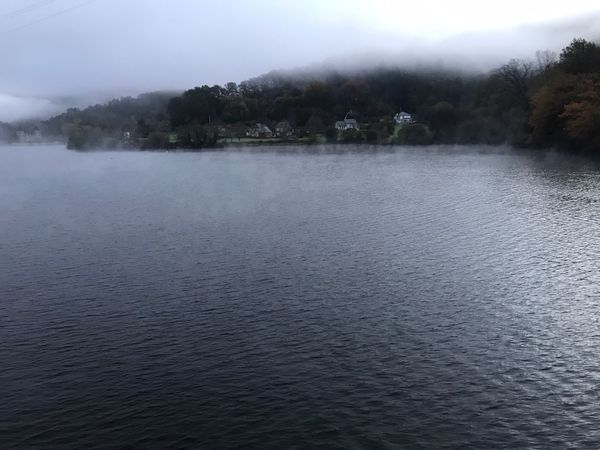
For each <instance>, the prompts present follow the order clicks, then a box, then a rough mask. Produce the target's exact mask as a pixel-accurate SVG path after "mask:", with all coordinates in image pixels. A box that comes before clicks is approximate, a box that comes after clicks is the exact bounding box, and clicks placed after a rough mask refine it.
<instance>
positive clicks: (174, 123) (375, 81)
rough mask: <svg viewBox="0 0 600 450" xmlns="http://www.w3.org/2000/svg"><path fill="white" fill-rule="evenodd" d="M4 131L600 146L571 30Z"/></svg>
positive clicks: (126, 144) (590, 60)
mask: <svg viewBox="0 0 600 450" xmlns="http://www.w3.org/2000/svg"><path fill="white" fill-rule="evenodd" d="M401 112H402V113H405V114H406V116H405V117H408V118H409V119H407V120H399V119H398V117H399V116H398V114H399V113H401ZM349 117H350V119H348V118H349ZM344 120H345V122H344ZM340 124H341V125H340ZM0 132H1V134H0V137H4V138H5V140H9V139H10V140H13V141H14V140H17V139H19V138H20V137H21V138H22V137H23V136H30V135H31V133H33V132H35V133H37V135H38V136H40V137H41V138H48V139H53V140H63V141H66V142H67V143H68V146H69V147H70V148H74V149H92V148H99V147H103V148H141V149H155V148H160V149H164V148H188V149H197V148H207V147H215V146H220V145H236V144H238V145H248V144H252V143H257V144H258V143H260V144H262V145H264V144H268V143H278V144H281V143H286V142H291V143H303V144H304V143H305V144H310V143H327V142H337V143H372V144H413V145H427V144H503V143H508V144H512V145H516V146H530V147H560V148H565V149H573V150H575V149H583V150H600V46H599V45H598V44H596V43H593V42H589V41H586V40H583V39H575V40H573V41H572V42H571V43H570V44H569V45H568V46H567V47H566V48H564V49H563V50H562V52H561V53H560V54H559V55H556V54H554V53H552V52H549V51H544V52H538V53H537V54H536V57H535V58H533V59H531V60H511V61H509V62H508V63H507V64H505V65H504V66H502V67H500V68H498V69H497V70H495V71H492V72H490V73H486V74H472V73H462V72H458V71H448V70H445V71H441V70H433V69H431V70H422V71H408V70H403V69H400V68H378V69H373V70H366V69H365V70H363V71H355V72H352V73H342V72H327V73H313V74H307V73H302V74H300V73H297V72H281V71H280V72H271V73H269V74H266V75H263V76H260V77H258V78H254V79H251V80H247V81H244V82H242V83H240V84H239V85H238V84H236V83H227V84H226V85H225V86H218V85H215V86H200V87H196V88H193V89H190V90H188V91H185V92H183V93H160V92H159V93H149V94H144V95H140V96H139V97H137V98H131V97H126V98H121V99H116V100H112V101H111V102H109V103H107V104H104V105H95V106H91V107H89V108H86V109H82V110H80V109H69V110H68V111H66V112H65V113H63V114H60V115H58V116H55V117H52V118H50V119H48V120H46V121H42V122H35V123H32V122H30V123H26V124H20V125H16V126H15V125H13V126H12V127H8V126H6V125H3V126H2V127H0Z"/></svg>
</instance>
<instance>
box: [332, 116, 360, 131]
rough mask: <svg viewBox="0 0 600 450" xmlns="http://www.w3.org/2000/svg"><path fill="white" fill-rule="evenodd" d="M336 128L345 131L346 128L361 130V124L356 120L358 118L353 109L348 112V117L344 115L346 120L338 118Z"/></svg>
mask: <svg viewBox="0 0 600 450" xmlns="http://www.w3.org/2000/svg"><path fill="white" fill-rule="evenodd" d="M335 129H336V130H338V131H345V130H356V131H358V130H360V125H359V124H358V122H357V121H356V118H355V116H354V114H353V113H352V111H349V112H348V113H347V114H346V117H344V120H338V121H337V122H336V123H335Z"/></svg>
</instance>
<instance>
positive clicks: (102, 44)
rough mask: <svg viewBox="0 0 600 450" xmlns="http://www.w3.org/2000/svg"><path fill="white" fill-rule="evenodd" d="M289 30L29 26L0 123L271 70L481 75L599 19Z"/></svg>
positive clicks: (599, 30)
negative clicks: (477, 27) (419, 28)
mask: <svg viewBox="0 0 600 450" xmlns="http://www.w3.org/2000/svg"><path fill="white" fill-rule="evenodd" d="M92 6H95V5H92ZM90 11H91V10H90ZM140 17H143V12H140ZM236 17H237V16H236ZM233 19H234V18H232V20H233ZM174 20H175V19H174ZM178 20H180V21H181V20H183V19H182V18H179V19H178ZM219 20H223V18H222V17H221V18H220V19H219ZM234 22H235V20H234ZM182 23H183V22H182ZM185 23H186V24H187V22H185ZM88 25H89V28H90V33H91V32H92V31H94V30H96V27H97V25H95V24H88ZM136 25H137V27H139V26H140V24H139V23H138V24H136ZM188 25H189V24H188ZM188 25H186V26H188ZM302 26H303V27H304V28H302ZM211 27H212V25H211ZM211 27H209V28H210V29H211V30H212V28H214V27H212V28H211ZM289 27H290V29H289V30H287V29H286V28H285V27H284V26H283V23H280V24H276V25H270V28H266V29H259V28H258V25H256V24H255V25H250V24H248V23H246V24H245V25H244V26H243V27H242V28H241V29H240V31H236V32H235V33H233V32H232V33H233V34H232V35H231V36H228V35H227V34H226V33H225V34H224V33H222V32H221V33H219V34H215V36H218V38H215V39H212V40H210V41H209V40H206V39H197V38H196V37H195V36H194V35H193V34H192V33H193V32H194V31H190V30H187V28H186V29H185V32H186V33H187V34H185V33H184V34H185V35H181V34H179V33H182V31H179V30H175V29H173V27H171V28H169V27H163V28H162V29H157V30H155V31H156V32H155V33H154V34H153V33H150V32H149V31H148V30H147V31H145V32H144V34H143V35H142V36H141V37H136V39H133V37H132V36H130V35H131V33H132V32H134V31H135V28H134V27H130V28H125V29H124V30H123V33H125V36H121V35H120V34H119V33H117V34H114V33H107V32H106V31H105V32H104V34H102V35H97V36H92V35H91V34H90V33H88V34H89V35H86V36H82V39H81V41H77V40H75V41H74V39H73V36H74V35H73V34H68V35H67V34H64V33H62V32H60V33H59V32H57V33H56V36H51V38H50V39H48V40H49V42H48V43H47V44H46V43H45V42H44V41H43V39H42V38H43V35H41V34H40V33H39V32H38V30H37V29H32V33H31V34H30V35H29V33H28V34H27V35H23V36H21V35H19V34H15V35H11V38H13V39H16V40H13V41H12V42H10V43H9V42H8V41H4V43H0V50H1V49H2V48H4V49H5V50H8V49H9V47H10V49H13V50H14V51H16V50H19V51H20V52H21V54H26V55H27V58H17V59H15V60H14V61H12V62H11V65H10V66H8V67H7V68H6V70H5V73H4V74H3V77H2V80H0V121H16V120H23V119H30V118H38V119H44V118H48V117H50V116H52V115H54V114H56V113H59V112H61V111H63V110H65V109H66V108H68V107H83V106H85V105H90V104H94V103H100V102H104V101H107V100H109V99H110V98H114V97H120V96H125V95H136V94H139V93H142V92H149V91H158V90H179V91H181V90H184V89H188V88H191V87H193V86H199V85H202V84H208V85H211V84H221V85H224V84H225V83H226V82H229V81H234V82H241V81H243V80H246V79H250V78H252V77H255V76H257V75H258V74H260V73H267V72H270V71H272V70H273V69H276V70H283V71H284V72H285V73H287V74H288V75H289V74H293V73H295V74H296V75H298V76H302V74H305V75H307V76H311V77H314V76H316V75H318V73H328V72H331V71H337V72H347V71H359V70H370V69H374V68H382V67H386V68H392V67H398V68H402V69H404V70H432V69H435V70H448V71H462V72H466V73H473V72H486V71H489V70H492V69H495V68H497V67H499V66H501V65H502V64H504V63H506V62H507V61H508V60H509V59H511V58H533V57H534V55H535V52H536V51H537V50H552V51H556V52H558V51H559V50H560V48H562V47H564V46H565V45H567V44H568V42H569V41H570V40H571V39H572V37H573V36H578V37H582V38H586V39H589V40H596V39H597V38H598V37H600V12H599V13H594V14H587V15H581V16H576V17H570V18H568V19H563V20H559V21H554V22H547V23H543V24H533V25H524V26H519V27H514V28H505V29H496V30H487V31H478V32H471V33H464V34H458V35H456V34H455V35H454V36H453V37H450V38H435V39H434V38H422V37H415V36H414V35H412V36H411V35H409V34H407V33H403V32H402V30H400V31H390V30H389V29H387V30H384V29H378V30H374V29H372V28H369V27H368V26H366V24H362V25H361V24H357V23H356V22H353V23H350V22H345V21H343V20H340V21H339V22H332V23H327V24H323V23H320V24H319V23H316V24H315V23H312V22H311V23H309V22H307V21H302V20H300V19H297V20H293V21H291V22H290V25H289ZM76 28H77V29H74V30H73V33H77V32H82V31H81V30H79V31H78V28H81V24H77V26H76ZM188 28H189V27H188ZM86 31H87V30H86ZM97 31H98V30H97ZM242 31H243V33H242ZM274 32H277V34H273V33H274ZM61 33H62V34H61ZM240 33H242V34H243V36H240V35H239V34H240ZM19 38H21V40H18V39H19ZM27 39H29V40H30V41H31V42H29V41H27ZM40 40H41V41H40ZM282 42H285V45H282ZM242 44H243V45H242ZM192 55H193V57H192ZM315 61H320V62H317V63H315ZM98 93H100V94H98Z"/></svg>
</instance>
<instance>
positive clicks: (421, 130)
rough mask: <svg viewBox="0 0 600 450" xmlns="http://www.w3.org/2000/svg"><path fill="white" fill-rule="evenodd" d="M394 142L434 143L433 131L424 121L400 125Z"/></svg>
mask: <svg viewBox="0 0 600 450" xmlns="http://www.w3.org/2000/svg"><path fill="white" fill-rule="evenodd" d="M393 143H394V144H402V145H429V144H431V143H433V133H432V132H431V130H430V129H429V128H428V127H427V126H426V125H424V124H422V123H412V124H408V125H404V126H402V127H399V129H398V131H397V132H396V135H395V136H394V138H393Z"/></svg>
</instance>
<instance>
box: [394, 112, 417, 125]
mask: <svg viewBox="0 0 600 450" xmlns="http://www.w3.org/2000/svg"><path fill="white" fill-rule="evenodd" d="M394 122H396V123H397V124H398V125H405V124H409V123H413V122H414V121H413V118H412V115H410V114H409V113H407V112H404V111H402V112H399V113H397V114H396V115H395V116H394Z"/></svg>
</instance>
